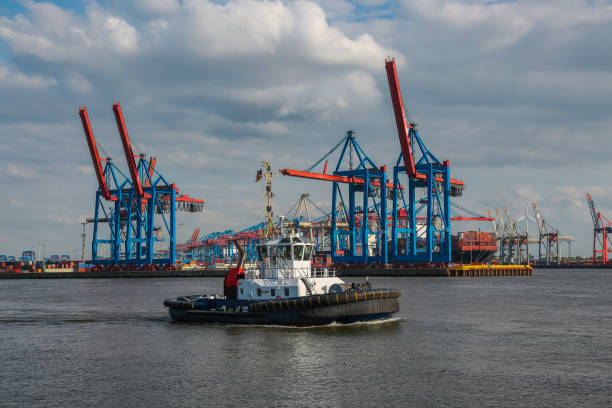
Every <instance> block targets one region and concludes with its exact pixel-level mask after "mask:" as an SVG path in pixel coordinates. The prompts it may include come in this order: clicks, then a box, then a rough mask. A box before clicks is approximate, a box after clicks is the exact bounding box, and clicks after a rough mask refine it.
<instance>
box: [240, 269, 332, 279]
mask: <svg viewBox="0 0 612 408" xmlns="http://www.w3.org/2000/svg"><path fill="white" fill-rule="evenodd" d="M266 271H269V272H271V273H270V274H269V275H268V276H266V277H268V278H269V277H271V276H276V277H278V278H281V279H288V278H290V277H291V276H295V277H297V278H307V279H310V278H333V277H335V276H336V270H335V269H334V268H291V267H288V266H278V267H276V268H270V267H268V268H266ZM244 273H245V277H246V278H247V279H258V278H262V276H261V274H260V271H259V269H257V268H248V269H246V270H245V271H244Z"/></svg>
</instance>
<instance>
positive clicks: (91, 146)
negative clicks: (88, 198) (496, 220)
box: [79, 106, 111, 200]
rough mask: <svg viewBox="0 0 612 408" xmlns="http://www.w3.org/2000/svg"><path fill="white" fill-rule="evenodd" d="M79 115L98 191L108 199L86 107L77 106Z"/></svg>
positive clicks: (109, 196)
mask: <svg viewBox="0 0 612 408" xmlns="http://www.w3.org/2000/svg"><path fill="white" fill-rule="evenodd" d="M79 116H80V117H81V123H82V124H83V131H84V132H85V139H87V146H89V153H91V161H92V162H93V165H94V170H95V171H96V177H97V178H98V184H99V185H100V191H101V192H102V196H103V197H104V198H105V199H107V200H110V198H111V195H110V191H109V190H108V185H107V184H106V178H105V177H104V170H102V163H101V162H100V155H99V154H98V147H97V146H96V139H95V138H94V135H93V131H92V130H91V124H90V123H89V115H87V108H86V107H85V106H83V107H82V108H79Z"/></svg>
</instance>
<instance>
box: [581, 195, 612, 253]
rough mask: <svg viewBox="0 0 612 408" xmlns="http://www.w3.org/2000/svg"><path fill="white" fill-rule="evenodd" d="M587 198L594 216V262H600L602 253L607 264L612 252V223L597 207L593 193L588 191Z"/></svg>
mask: <svg viewBox="0 0 612 408" xmlns="http://www.w3.org/2000/svg"><path fill="white" fill-rule="evenodd" d="M586 200H587V204H588V206H589V210H590V211H591V217H592V218H593V263H597V262H599V259H598V258H599V256H600V255H601V261H602V262H603V263H604V264H606V263H608V255H609V254H610V252H612V243H611V242H610V240H608V234H609V233H611V232H612V223H611V222H610V221H609V220H608V219H607V218H606V217H604V216H603V215H602V214H601V212H600V211H599V210H598V209H597V207H595V202H594V201H593V196H591V193H586Z"/></svg>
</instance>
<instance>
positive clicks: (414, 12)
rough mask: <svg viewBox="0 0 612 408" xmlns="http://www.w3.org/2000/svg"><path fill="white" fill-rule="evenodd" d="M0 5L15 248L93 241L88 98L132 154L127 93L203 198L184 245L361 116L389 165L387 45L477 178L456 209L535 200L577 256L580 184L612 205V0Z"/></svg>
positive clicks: (283, 183)
mask: <svg viewBox="0 0 612 408" xmlns="http://www.w3.org/2000/svg"><path fill="white" fill-rule="evenodd" d="M0 14H1V15H2V16H1V17H0V95H2V101H3V103H2V104H1V105H0V191H1V192H2V199H1V201H0V202H1V204H0V209H1V211H0V253H7V254H13V255H20V253H21V251H22V250H24V249H28V248H32V247H38V246H40V244H41V243H43V242H44V243H45V245H46V248H47V249H46V251H47V254H49V253H69V254H71V255H75V254H80V246H81V240H80V233H81V225H80V222H81V220H82V219H83V218H84V217H86V216H91V215H92V212H93V204H94V192H95V190H96V188H97V182H96V179H95V175H94V173H93V170H92V165H91V160H90V157H89V153H88V150H87V146H86V143H85V140H84V137H83V132H82V128H81V124H80V121H79V118H78V107H79V106H82V105H86V106H87V108H88V111H89V116H90V119H91V121H92V126H93V129H94V134H95V136H96V138H97V140H98V142H99V146H101V147H102V149H103V152H102V153H103V155H109V156H111V157H114V158H115V161H116V162H117V163H118V164H119V165H120V166H121V167H123V168H126V166H125V165H124V164H123V161H122V150H121V143H120V140H119V137H118V134H117V130H116V127H115V124H114V118H113V115H112V109H111V107H112V102H113V101H120V102H121V104H122V108H123V113H124V115H125V118H126V123H127V127H128V131H129V134H130V137H131V139H132V140H133V141H134V142H135V150H137V151H138V152H145V153H147V154H148V155H152V156H156V157H157V158H158V168H159V169H160V170H161V171H162V172H163V174H164V175H165V176H166V177H167V178H168V179H170V180H172V181H174V182H176V183H177V184H178V185H179V187H180V188H181V192H184V193H187V194H189V195H191V196H193V197H199V198H203V199H204V200H205V201H206V211H205V212H204V213H202V214H198V215H189V214H187V215H183V214H181V215H180V218H179V221H178V222H179V238H180V240H181V241H183V240H186V239H187V237H188V236H189V235H191V231H192V230H193V228H195V227H200V228H201V229H202V231H203V232H212V231H218V230H225V229H230V228H232V229H241V228H244V227H247V226H249V225H253V224H255V223H257V222H259V220H260V219H261V216H262V212H263V207H264V204H263V197H262V194H263V189H262V186H261V185H259V184H255V183H254V182H253V181H254V175H255V171H256V169H257V168H258V167H259V165H260V163H261V161H262V160H269V161H271V162H272V165H273V167H274V168H275V169H278V168H286V167H289V168H297V169H303V168H307V167H309V166H310V165H311V164H313V163H314V162H315V161H316V160H317V159H318V158H319V157H321V156H322V155H323V154H324V153H326V152H327V151H328V150H329V149H330V148H331V147H332V146H333V145H334V144H335V143H336V142H337V141H338V140H339V139H340V138H341V137H342V136H343V135H344V133H345V132H346V130H347V129H354V130H355V131H356V133H357V139H358V141H359V143H360V144H361V146H362V147H363V148H364V150H366V151H367V152H368V154H369V155H370V157H371V158H372V159H373V160H374V161H375V162H376V164H377V165H379V166H381V165H384V164H386V165H388V166H391V165H392V164H393V163H394V162H395V160H396V159H397V155H398V153H399V143H398V140H397V134H396V131H395V123H394V119H393V113H392V107H391V103H390V98H389V93H388V87H387V83H386V75H385V70H384V59H385V57H386V56H394V57H395V58H396V60H397V61H398V74H399V78H400V83H401V86H402V91H403V94H404V100H405V106H406V109H407V110H408V111H409V114H410V117H411V118H412V119H413V120H415V121H416V122H418V123H419V128H420V134H421V136H422V138H423V139H424V140H425V141H426V143H427V144H428V146H429V147H430V149H431V150H432V151H433V152H434V153H435V154H436V155H437V156H438V158H440V159H449V160H450V161H451V163H452V166H453V167H452V172H453V176H454V177H456V178H460V179H462V180H464V181H465V182H466V184H467V190H466V192H465V194H464V197H463V198H461V199H460V200H458V202H459V203H460V204H461V205H463V206H465V207H469V208H471V209H474V210H476V211H478V212H480V213H484V212H486V209H487V208H495V207H503V206H508V207H509V208H510V210H511V212H512V213H513V214H514V215H516V216H519V215H521V214H523V213H524V212H525V204H526V202H530V201H536V202H537V203H538V204H539V206H540V208H541V210H542V213H543V215H544V218H545V219H546V220H547V221H548V222H549V223H550V224H552V225H554V226H555V227H558V228H559V229H560V230H561V233H563V234H564V235H572V236H575V237H576V238H577V242H576V243H575V244H574V246H573V251H574V254H579V255H587V254H588V253H589V251H590V248H591V245H592V242H591V239H592V236H591V234H592V223H591V220H590V215H589V213H588V209H587V207H586V204H585V200H584V194H585V193H586V192H587V191H590V192H591V193H592V194H593V196H594V198H595V201H596V204H597V205H598V206H599V207H600V209H601V210H602V212H603V213H604V214H607V215H608V216H610V217H611V218H612V204H611V200H612V192H611V191H610V189H609V188H608V185H607V182H608V181H609V177H610V175H611V174H612V165H611V164H609V157H610V153H611V152H612V144H611V143H610V142H609V134H610V128H611V127H612V109H611V107H612V42H611V41H610V38H612V5H611V3H610V2H609V1H605V0H588V1H586V0H585V1H582V0H551V1H548V0H529V1H521V0H517V1H484V0H451V1H443V0H404V1H397V2H393V1H384V0H352V1H346V0H327V1H320V2H316V1H314V2H312V1H310V2H308V1H268V2H255V1H247V0H240V1H212V0H181V1H179V0H135V1H132V2H124V1H121V0H107V1H103V0H99V1H93V0H91V1H90V0H70V1H57V2H55V4H54V3H49V2H39V1H29V0H23V1H20V0H6V1H3V2H2V3H1V4H0ZM274 189H275V191H276V193H277V197H276V201H275V203H274V204H275V207H276V208H277V210H276V212H277V214H280V213H283V212H284V211H286V210H287V209H288V208H289V207H290V206H291V204H292V203H293V202H294V201H295V200H296V199H297V198H298V196H299V194H300V193H301V192H308V193H310V194H311V197H312V198H313V199H314V200H315V201H316V202H317V203H318V204H319V205H320V206H322V207H324V208H329V207H330V204H329V202H330V199H331V186H330V185H328V184H326V183H323V182H315V181H306V180H301V179H291V178H288V177H281V176H279V177H277V178H275V179H274ZM455 227H456V229H466V228H481V229H483V230H490V225H489V224H488V223H481V225H467V226H466V225H456V226H455ZM529 228H530V230H531V231H534V230H535V225H534V224H532V225H530V227H529ZM88 233H90V230H88ZM88 246H89V244H88Z"/></svg>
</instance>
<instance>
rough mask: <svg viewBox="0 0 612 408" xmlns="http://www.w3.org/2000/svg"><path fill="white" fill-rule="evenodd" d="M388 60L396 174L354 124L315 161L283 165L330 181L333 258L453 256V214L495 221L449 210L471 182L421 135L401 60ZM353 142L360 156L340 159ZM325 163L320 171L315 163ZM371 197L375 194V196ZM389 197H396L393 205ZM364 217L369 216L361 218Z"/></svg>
mask: <svg viewBox="0 0 612 408" xmlns="http://www.w3.org/2000/svg"><path fill="white" fill-rule="evenodd" d="M385 67H386V71H387V78H388V81H389V89H390V93H391V101H392V104H393V110H394V116H395V121H396V125H397V131H398V136H399V141H400V147H401V153H400V155H399V157H398V159H397V161H396V164H395V166H394V167H393V173H392V174H393V182H392V183H390V182H389V181H388V180H387V178H386V177H387V168H386V166H382V167H379V166H376V165H375V164H374V162H373V161H372V160H371V159H370V158H369V157H368V156H367V155H366V154H365V152H364V151H363V149H361V147H359V145H358V144H357V143H356V140H355V136H354V132H353V131H349V132H347V135H346V136H345V137H344V138H343V139H342V140H340V142H338V144H336V146H334V148H332V150H330V151H329V152H328V153H327V154H325V155H324V156H323V157H322V158H321V159H320V160H318V161H317V162H316V163H315V164H314V165H312V166H311V167H310V168H308V169H306V170H295V169H281V170H280V173H281V174H283V175H287V176H293V177H301V178H307V179H314V180H322V181H328V182H331V183H332V208H333V211H332V212H331V216H332V219H331V234H330V238H331V239H330V240H331V242H332V244H333V245H332V250H331V255H332V260H333V261H334V262H348V263H372V262H383V263H388V262H394V263H417V262H429V263H431V262H434V263H435V262H439V263H450V262H451V258H452V256H451V221H453V220H455V221H475V220H478V221H491V217H484V216H481V215H476V216H473V215H472V216H467V217H465V216H460V217H452V216H451V206H452V203H451V201H450V198H451V197H458V196H461V195H462V192H463V190H464V188H465V183H464V182H463V181H461V180H457V179H452V178H451V177H450V163H449V161H440V160H438V159H437V158H436V156H435V155H434V154H433V153H432V152H431V151H430V150H429V149H428V148H427V146H426V145H425V143H424V141H423V140H422V139H421V137H420V136H419V133H418V129H417V125H416V123H414V122H408V120H407V119H406V113H405V111H404V105H403V100H402V95H401V90H400V86H399V81H398V78H397V71H396V67H395V60H394V59H391V60H388V59H387V60H385ZM347 149H349V152H351V151H355V152H356V154H357V156H358V157H357V160H356V161H355V162H353V161H352V159H351V158H350V157H352V156H351V155H350V154H349V155H348V157H349V159H348V162H349V168H348V169H346V168H342V167H341V166H342V165H343V162H342V160H343V159H345V154H346V150H347ZM336 150H340V151H341V152H342V153H341V154H340V158H339V160H338V162H337V164H336V166H335V168H334V170H333V171H332V172H331V173H328V171H327V168H328V164H329V156H330V155H331V154H332V153H333V152H335V151H336ZM323 163H324V164H323ZM320 165H322V166H323V171H322V172H318V171H313V170H314V169H315V167H317V166H320ZM344 166H345V167H346V163H344ZM404 174H405V175H406V176H407V177H408V183H407V184H405V185H406V187H405V186H404V185H402V184H401V181H400V179H401V177H403V175H404ZM341 184H343V185H348V186H349V187H348V189H349V192H348V194H347V195H348V197H347V200H345V197H344V196H343V195H342V193H341V191H340V188H339V186H340V185H341ZM355 192H361V193H363V196H362V197H360V198H362V199H363V204H362V205H361V208H358V207H357V206H356V204H355V198H354V193H355ZM369 198H373V200H372V203H370V202H369V201H370V200H369ZM377 198H378V200H377ZM387 199H390V200H392V209H391V211H388V205H387V202H386V201H387ZM364 209H365V210H364ZM364 214H367V216H364ZM387 214H390V216H391V219H390V221H391V222H390V225H389V224H388V223H387V222H385V221H383V222H381V220H387V219H388V218H387ZM364 219H365V220H366V222H361V220H364ZM345 225H346V227H345ZM389 227H390V228H391V231H390V234H389ZM388 242H390V243H391V250H390V251H388V250H387V246H388ZM360 247H361V248H360ZM364 248H367V249H366V250H363V249H364Z"/></svg>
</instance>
